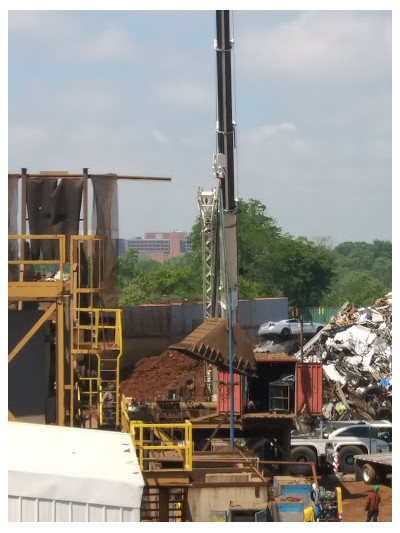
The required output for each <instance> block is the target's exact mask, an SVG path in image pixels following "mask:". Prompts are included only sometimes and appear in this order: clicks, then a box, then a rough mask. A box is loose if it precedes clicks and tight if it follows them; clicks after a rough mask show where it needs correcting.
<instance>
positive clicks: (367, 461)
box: [354, 452, 392, 485]
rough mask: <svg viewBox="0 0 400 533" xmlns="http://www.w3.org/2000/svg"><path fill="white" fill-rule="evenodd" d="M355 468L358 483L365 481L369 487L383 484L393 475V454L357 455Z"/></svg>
mask: <svg viewBox="0 0 400 533" xmlns="http://www.w3.org/2000/svg"><path fill="white" fill-rule="evenodd" d="M354 466H355V473H356V481H361V480H363V481H364V482H365V483H366V484H367V485H373V484H374V483H382V481H384V480H385V479H386V476H387V475H388V474H391V473H392V452H388V453H369V454H365V455H355V456H354Z"/></svg>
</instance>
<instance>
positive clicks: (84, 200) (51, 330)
mask: <svg viewBox="0 0 400 533" xmlns="http://www.w3.org/2000/svg"><path fill="white" fill-rule="evenodd" d="M123 178H125V179H153V180H157V181H164V180H166V181H169V178H140V177H134V176H117V175H116V174H107V175H95V174H89V173H88V169H83V172H82V174H69V173H68V172H41V173H40V174H28V173H27V170H26V169H22V171H21V173H20V174H9V176H8V182H9V235H8V243H9V244H8V301H9V356H8V362H9V387H8V390H9V409H8V411H9V419H11V420H20V421H29V422H39V423H56V424H57V425H70V426H86V427H98V426H103V427H104V426H107V427H117V426H119V419H120V416H119V409H120V404H119V364H120V358H121V356H122V331H121V310H120V309H118V308H117V307H116V304H117V300H116V297H117V295H116V253H115V228H116V223H115V220H114V218H113V214H114V213H115V212H116V211H115V209H114V208H115V204H116V192H117V190H116V186H117V180H118V179H123ZM89 183H91V186H92V192H93V200H94V213H93V214H94V215H95V216H96V219H97V224H96V234H95V235H89V231H88V227H89V226H88V185H89ZM18 192H20V194H21V200H20V203H19V202H18ZM18 203H19V205H18ZM18 211H19V212H20V224H19V227H20V230H21V232H20V233H18V229H17V228H18ZM81 212H82V217H81ZM27 223H28V224H27ZM28 226H29V232H28V231H27V228H28ZM106 400H107V401H106Z"/></svg>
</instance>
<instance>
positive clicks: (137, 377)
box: [120, 350, 205, 403]
mask: <svg viewBox="0 0 400 533" xmlns="http://www.w3.org/2000/svg"><path fill="white" fill-rule="evenodd" d="M204 365H205V363H204V362H203V361H197V360H195V359H193V358H191V357H187V356H185V355H182V354H180V353H178V352H174V351H170V350H167V351H165V352H164V353H162V354H161V355H156V356H153V357H147V358H145V359H141V360H140V361H138V362H137V363H136V365H135V368H134V369H133V372H132V374H131V376H130V377H128V378H127V379H125V380H124V381H122V382H121V384H120V390H121V392H122V393H123V394H125V396H127V397H130V398H132V399H133V400H134V401H136V402H146V403H152V402H156V401H157V400H164V399H167V398H168V397H169V391H171V390H175V391H176V393H177V394H178V395H184V396H186V397H190V399H192V400H193V401H204V400H205V394H204Z"/></svg>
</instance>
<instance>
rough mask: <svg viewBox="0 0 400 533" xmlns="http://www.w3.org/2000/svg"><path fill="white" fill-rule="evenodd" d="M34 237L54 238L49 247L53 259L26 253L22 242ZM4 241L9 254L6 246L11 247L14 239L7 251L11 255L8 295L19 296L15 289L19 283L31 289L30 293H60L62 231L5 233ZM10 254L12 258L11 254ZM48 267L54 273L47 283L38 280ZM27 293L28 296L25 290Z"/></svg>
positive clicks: (63, 256)
mask: <svg viewBox="0 0 400 533" xmlns="http://www.w3.org/2000/svg"><path fill="white" fill-rule="evenodd" d="M35 240H40V241H55V244H54V247H53V250H54V255H55V256H57V257H56V258H55V259H41V258H39V259H30V258H29V257H26V255H25V254H26V253H27V251H26V250H25V243H26V242H27V241H31V242H32V241H35ZM8 241H9V256H10V250H11V249H12V248H13V245H12V243H13V242H16V246H14V249H15V253H13V252H11V257H10V258H9V260H8V277H9V279H8V292H9V297H14V296H20V293H19V292H18V289H19V288H20V287H21V286H22V285H23V286H24V287H25V288H26V289H27V290H28V291H29V290H31V291H32V294H31V296H37V295H41V293H42V292H44V293H46V292H50V293H51V294H53V293H54V294H58V293H61V291H62V287H63V282H64V263H65V235H9V236H8ZM17 248H18V251H17V250H16V249H17ZM13 255H15V258H12V256H13ZM27 267H30V269H29V268H27ZM45 271H46V272H45ZM49 271H50V273H51V275H53V276H54V277H53V278H52V279H51V284H50V283H49V284H47V283H46V284H45V283H40V284H39V283H38V282H40V281H43V280H44V279H45V276H46V275H47V274H49ZM56 274H57V275H56ZM27 296H29V292H28V294H27Z"/></svg>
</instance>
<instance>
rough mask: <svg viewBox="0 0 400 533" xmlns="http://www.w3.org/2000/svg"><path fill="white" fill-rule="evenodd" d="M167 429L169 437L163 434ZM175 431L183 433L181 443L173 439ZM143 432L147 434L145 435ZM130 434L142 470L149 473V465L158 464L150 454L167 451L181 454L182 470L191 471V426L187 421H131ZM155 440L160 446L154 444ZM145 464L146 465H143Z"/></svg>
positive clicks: (158, 460)
mask: <svg viewBox="0 0 400 533" xmlns="http://www.w3.org/2000/svg"><path fill="white" fill-rule="evenodd" d="M168 429H169V430H171V435H170V436H168V435H167V434H166V433H165V431H166V430H168ZM146 430H147V431H146ZM175 430H183V431H184V439H183V441H179V440H176V439H175V438H174V436H173V432H174V431H175ZM145 432H146V433H147V434H146V435H145ZM130 434H131V437H132V440H133V443H134V445H135V447H136V449H137V451H138V454H139V465H140V468H141V469H142V470H144V471H151V470H152V469H151V468H150V464H149V463H151V462H160V459H159V458H157V457H155V455H154V454H152V453H151V452H154V451H156V450H158V451H162V452H165V451H167V450H172V451H175V452H180V453H181V454H182V459H183V470H186V471H191V470H192V462H193V442H192V424H191V423H190V422H189V420H185V422H183V423H176V424H153V423H150V424H145V423H144V422H142V421H141V420H131V422H130ZM157 435H158V438H157ZM156 439H157V441H158V442H159V443H160V444H154V442H155V440H156ZM161 462H162V460H161ZM145 463H147V464H146V465H145ZM164 470H165V469H164ZM174 470H176V468H174Z"/></svg>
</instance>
